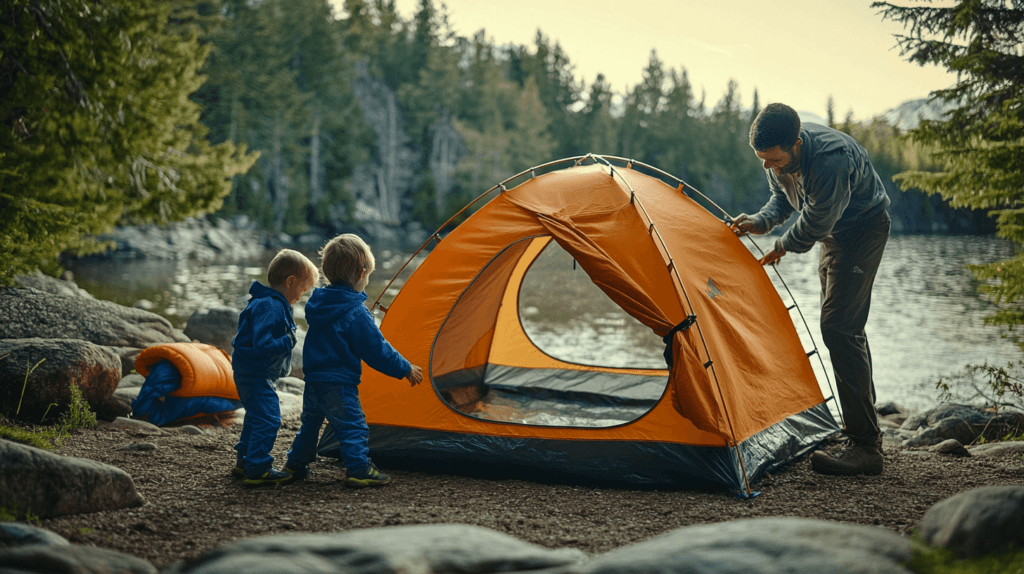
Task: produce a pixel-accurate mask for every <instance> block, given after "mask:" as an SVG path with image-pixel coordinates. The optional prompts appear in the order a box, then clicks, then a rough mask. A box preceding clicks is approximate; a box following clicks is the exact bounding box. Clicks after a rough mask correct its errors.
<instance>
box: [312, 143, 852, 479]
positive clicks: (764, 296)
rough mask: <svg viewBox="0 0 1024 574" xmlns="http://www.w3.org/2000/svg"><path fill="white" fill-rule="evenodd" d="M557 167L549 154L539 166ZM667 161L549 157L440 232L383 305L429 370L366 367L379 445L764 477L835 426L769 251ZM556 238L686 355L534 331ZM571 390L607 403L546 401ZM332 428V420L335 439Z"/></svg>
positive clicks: (600, 469) (580, 472)
mask: <svg viewBox="0 0 1024 574" xmlns="http://www.w3.org/2000/svg"><path fill="white" fill-rule="evenodd" d="M542 168H548V169H551V171H548V172H547V173H543V174H542V175H535V174H536V172H537V171H542ZM641 168H646V169H645V171H654V172H656V173H655V174H654V175H648V174H645V173H642V172H641V171H639V169H641ZM666 176H667V174H664V173H662V172H657V170H653V168H647V166H641V165H639V164H635V163H630V162H628V161H627V160H622V159H620V158H608V157H603V156H585V157H582V158H570V159H568V160H561V161H560V162H553V163H552V164H546V166H541V167H538V168H535V169H534V170H530V171H528V172H524V173H523V174H520V175H519V176H516V177H515V178H511V179H510V180H508V182H518V181H520V180H524V179H525V181H522V182H521V183H519V184H518V185H516V186H515V187H507V186H506V185H505V184H502V185H499V186H496V189H497V190H498V192H499V193H498V194H497V196H495V197H494V198H493V199H491V200H490V201H488V202H487V203H486V204H485V205H484V206H483V207H481V208H480V209H479V210H478V211H477V212H476V213H474V214H473V215H472V216H470V217H468V219H466V220H465V221H464V222H463V223H461V224H460V225H458V226H457V227H456V228H454V230H453V231H451V233H450V234H449V235H447V236H446V237H444V238H443V239H440V236H436V237H437V238H439V242H438V243H437V245H436V247H435V248H434V249H433V250H432V251H431V252H430V254H429V256H427V257H426V259H424V261H423V262H422V264H420V266H419V267H418V268H417V269H416V271H415V272H414V273H413V274H412V275H411V277H410V278H409V279H408V281H407V282H406V283H405V285H404V286H403V287H402V289H401V291H400V292H399V293H398V295H397V296H396V297H395V299H394V301H393V302H392V304H391V305H390V307H389V308H388V309H387V310H386V314H385V316H384V318H383V321H382V323H381V331H382V332H383V334H384V336H385V337H386V338H387V339H388V340H389V341H390V342H391V343H392V345H394V347H395V348H396V349H397V350H398V351H399V352H401V353H402V354H403V355H404V356H405V357H406V358H407V359H409V361H411V362H412V363H414V364H418V365H421V366H422V367H424V375H425V377H424V383H428V384H421V385H419V386H417V387H413V388H410V387H409V386H408V385H403V384H396V381H394V380H393V379H388V378H387V377H385V376H384V375H381V374H380V373H378V372H376V371H374V370H373V369H371V368H369V367H364V369H363V381H362V384H361V385H360V397H361V400H362V404H363V407H364V410H365V412H366V419H367V422H368V424H369V426H370V453H371V456H372V457H373V459H374V461H375V463H377V464H378V465H379V466H382V467H384V468H408V469H432V470H439V471H442V472H451V473H463V472H472V471H474V470H479V471H486V472H487V473H488V474H489V475H491V476H518V477H527V478H536V479H541V480H545V479H553V480H556V481H559V482H592V483H605V484H620V485H633V486H654V487H662V486H700V487H726V488H736V489H741V490H746V491H747V492H748V493H749V484H750V482H751V481H754V480H756V479H757V478H759V477H760V476H761V474H762V473H763V472H764V471H766V470H770V469H771V468H774V467H776V466H778V465H780V464H783V463H785V462H786V461H788V460H791V459H792V458H793V457H796V456H799V455H801V454H804V453H805V452H807V451H808V450H809V449H811V448H813V447H814V446H815V445H817V444H818V443H820V442H821V441H822V440H823V439H824V438H825V437H827V436H828V435H830V434H832V433H834V432H835V431H836V430H838V427H837V425H836V423H835V420H834V419H833V418H832V415H831V414H830V413H829V411H828V409H827V406H826V404H825V400H824V398H823V396H822V393H821V391H820V389H819V387H818V383H817V380H816V379H815V375H814V372H813V370H812V368H811V365H810V362H809V360H808V353H806V352H805V351H804V349H803V347H802V344H801V342H800V338H799V336H798V334H797V332H796V329H795V328H794V325H793V321H792V318H791V317H790V314H789V310H788V309H787V308H786V306H785V305H784V304H783V302H782V300H781V299H780V297H779V295H778V293H777V292H776V290H775V287H774V286H773V285H772V283H771V280H770V279H769V277H768V276H767V274H766V273H765V270H764V268H762V267H761V266H760V265H759V264H758V263H757V260H756V259H755V257H754V256H753V255H752V254H751V253H750V252H749V251H748V249H747V248H746V247H745V246H744V245H743V243H742V241H741V240H740V239H739V238H737V237H736V235H735V234H734V233H733V232H732V231H731V230H730V229H729V226H728V225H726V224H725V223H723V221H722V220H720V219H718V218H716V217H715V216H713V215H712V214H711V213H709V212H708V211H707V210H706V209H704V208H703V207H701V206H700V205H699V204H698V203H697V202H695V201H694V200H693V199H691V198H690V197H689V196H688V195H687V194H686V193H685V190H686V189H692V188H687V187H686V186H685V184H683V183H682V182H679V185H678V186H677V187H673V186H671V185H669V184H667V183H665V182H664V181H663V179H664V178H665V177H666ZM667 177H671V176H667ZM676 181H678V180H676ZM508 182H506V183H508ZM485 195H486V194H485ZM481 197H484V196H481ZM554 245H557V246H558V247H560V248H561V249H564V250H565V251H566V252H567V253H568V254H570V255H571V256H572V257H573V259H574V260H575V261H576V262H577V263H578V265H579V267H580V268H582V270H583V271H585V272H586V273H587V275H588V276H589V278H590V279H591V280H592V281H593V283H594V284H596V285H597V286H598V287H599V288H600V289H601V291H603V292H604V293H605V294H606V295H607V296H608V297H609V298H611V300H613V301H614V302H615V303H617V304H618V305H619V306H620V307H621V308H622V309H623V310H625V311H626V312H627V313H628V314H629V315H631V316H632V317H634V318H636V319H637V320H638V321H639V322H641V323H642V324H643V325H646V326H647V327H649V328H650V329H651V330H652V331H653V332H654V333H655V334H657V335H658V336H659V337H663V338H664V339H665V341H666V345H667V346H668V349H667V350H666V361H667V364H670V365H671V367H670V368H667V369H630V368H614V367H595V366H588V365H580V364H574V363H570V362H566V361H562V360H559V359H556V358H553V357H551V356H549V355H548V354H546V353H544V352H543V351H542V350H541V349H540V348H538V346H537V345H536V344H535V343H534V342H533V341H532V340H531V339H530V337H529V336H528V335H527V333H526V331H525V330H524V327H523V323H522V321H521V319H520V316H519V309H520V304H519V296H520V287H521V284H522V281H523V278H524V276H525V275H526V274H527V272H528V270H529V269H530V266H531V264H532V263H533V262H534V261H535V260H536V259H537V257H538V256H539V255H540V254H541V252H542V251H543V250H545V249H546V248H549V247H552V246H554ZM552 248H553V247H552ZM378 300H379V299H378ZM637 389H646V390H645V391H644V392H639V391H637ZM650 389H655V391H654V392H653V393H652V392H651V391H650ZM560 409H562V410H560ZM565 409H568V410H569V411H571V413H575V414H583V415H585V414H586V413H587V412H588V411H595V412H596V411H600V413H601V416H599V417H590V418H587V417H586V416H569V417H561V418H559V417H554V418H553V419H552V417H550V416H548V417H546V418H545V417H537V416H531V415H536V414H538V413H539V412H543V413H545V414H547V415H551V414H552V413H555V414H558V413H561V412H563V411H564V410H565ZM609 413H611V414H609ZM552 420H553V422H551V421H552ZM538 421H542V422H538ZM543 421H547V422H543ZM566 421H569V422H568V423H567V422H566ZM580 421H584V422H582V423H581V422H580ZM595 421H596V422H595ZM332 441H333V442H332ZM336 446H337V443H336V440H335V439H333V433H331V432H330V430H328V431H326V432H325V433H324V437H323V438H322V440H321V445H320V454H321V455H326V456H330V455H331V454H332V450H334V449H336ZM334 452H336V450H334Z"/></svg>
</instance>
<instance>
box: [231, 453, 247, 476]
mask: <svg viewBox="0 0 1024 574" xmlns="http://www.w3.org/2000/svg"><path fill="white" fill-rule="evenodd" d="M243 459H244V457H243V456H242V455H238V456H236V457H235V468H232V469H231V477H232V478H245V463H244V462H243Z"/></svg>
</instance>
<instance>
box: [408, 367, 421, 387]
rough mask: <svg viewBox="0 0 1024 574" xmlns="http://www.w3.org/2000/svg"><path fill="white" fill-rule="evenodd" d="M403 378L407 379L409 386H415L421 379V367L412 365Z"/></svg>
mask: <svg viewBox="0 0 1024 574" xmlns="http://www.w3.org/2000/svg"><path fill="white" fill-rule="evenodd" d="M405 378H406V379H408V381H409V386H410V387H415V386H416V385H418V384H420V382H421V381H422V380H423V369H421V368H419V367H417V366H416V365H412V368H411V369H409V374H408V375H406V376H405Z"/></svg>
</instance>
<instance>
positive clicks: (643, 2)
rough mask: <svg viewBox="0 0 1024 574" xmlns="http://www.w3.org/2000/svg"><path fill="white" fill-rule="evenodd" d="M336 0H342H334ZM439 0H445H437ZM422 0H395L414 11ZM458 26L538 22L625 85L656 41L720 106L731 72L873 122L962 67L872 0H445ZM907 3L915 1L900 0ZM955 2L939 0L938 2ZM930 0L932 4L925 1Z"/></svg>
mask: <svg viewBox="0 0 1024 574" xmlns="http://www.w3.org/2000/svg"><path fill="white" fill-rule="evenodd" d="M332 1H334V2H336V5H340V4H341V0H332ZM434 1H435V5H436V6H440V4H441V0H434ZM417 3H418V0H397V1H396V6H397V8H398V11H399V13H400V14H401V15H402V16H403V17H404V18H407V19H408V18H411V17H412V15H413V13H414V11H415V9H416V5H417ZM444 3H445V4H446V5H447V7H448V13H449V16H450V22H451V25H452V27H453V28H454V30H455V32H456V33H457V34H458V35H460V36H464V37H470V36H472V35H473V34H474V33H475V32H476V31H477V30H480V29H481V28H482V29H484V30H485V31H486V35H487V37H488V38H489V39H490V40H491V41H492V42H494V43H496V44H504V43H514V44H525V45H528V46H532V45H533V40H534V37H535V35H536V32H537V29H538V28H539V29H540V30H541V31H542V32H543V33H544V34H545V35H546V36H547V37H548V38H549V39H550V41H551V42H552V43H555V42H557V43H559V44H560V45H561V47H562V49H563V51H564V52H565V53H566V54H567V55H568V57H569V60H570V61H571V62H572V63H573V64H575V66H576V70H575V75H576V78H577V79H582V80H583V81H585V82H586V83H587V84H588V85H589V84H591V83H593V81H594V79H595V78H596V77H597V74H598V73H599V72H600V73H603V74H604V75H605V78H606V79H607V80H608V81H609V82H610V83H611V85H612V88H613V89H614V90H615V91H616V92H619V93H624V92H625V91H626V90H627V89H628V88H630V87H632V86H634V85H636V84H638V83H639V82H640V81H641V74H642V70H643V68H644V67H645V66H646V64H647V61H648V58H649V56H650V53H651V50H652V49H653V50H656V51H657V54H658V57H659V59H660V60H661V61H662V62H663V64H664V66H665V67H666V68H669V67H671V68H675V69H679V68H685V69H686V70H687V72H688V74H689V78H690V83H691V84H692V85H693V86H694V91H695V94H696V97H697V98H699V97H700V94H701V90H702V89H703V90H704V91H705V92H706V98H707V99H706V102H707V105H708V106H709V107H710V106H713V105H714V104H716V103H717V102H718V101H719V100H720V99H721V98H722V96H723V95H724V94H725V91H726V86H727V84H728V81H729V80H730V79H734V80H736V82H737V83H738V86H739V91H740V97H741V105H743V106H744V107H746V106H749V105H750V104H751V103H752V100H753V93H754V89H755V88H756V89H757V91H758V94H759V98H760V102H761V105H762V106H764V104H766V103H769V102H783V103H786V104H789V105H790V106H792V107H794V108H796V109H797V110H800V111H808V112H811V113H814V114H817V115H819V116H822V117H824V116H825V115H826V103H827V100H828V97H829V95H832V97H833V98H834V100H835V112H836V116H837V119H842V118H843V117H844V116H845V115H846V113H847V111H848V110H850V109H852V110H853V114H854V119H856V120H866V119H869V118H871V117H874V116H876V115H879V114H881V113H884V112H885V111H886V110H888V109H891V108H894V107H896V106H897V105H899V104H900V103H902V102H904V101H907V100H912V99H917V98H924V97H927V96H928V94H929V92H931V91H932V90H935V89H940V88H945V87H949V86H951V85H952V84H953V83H954V82H955V79H956V78H955V76H954V75H952V74H950V73H948V72H946V71H945V70H944V69H941V68H938V67H936V66H927V67H921V66H918V65H917V64H912V63H910V62H907V60H906V58H905V57H903V56H900V53H899V49H898V48H896V41H895V38H894V34H897V33H901V32H903V28H902V26H901V25H899V24H897V23H894V22H892V21H889V20H886V21H883V20H882V18H881V17H880V16H879V15H878V14H876V10H873V9H871V8H870V5H871V0H512V1H495V0H445V2H444ZM900 3H901V4H907V3H908V2H907V0H901V1H900ZM943 4H948V2H947V1H945V0H939V1H938V2H936V3H934V4H932V5H933V6H934V5H943ZM924 5H927V4H924Z"/></svg>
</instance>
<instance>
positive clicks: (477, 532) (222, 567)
mask: <svg viewBox="0 0 1024 574" xmlns="http://www.w3.org/2000/svg"><path fill="white" fill-rule="evenodd" d="M584 558H585V555H584V554H583V553H582V552H580V551H579V550H575V549H560V550H548V549H546V548H543V547H541V546H537V545H534V544H530V543H528V542H524V541H522V540H519V539H518V538H515V537H512V536H509V535H507V534H502V533H500V532H495V531H493V530H489V529H487V528H481V527H478V526H469V525H464V524H434V525H432V524H423V525H416V526H394V527H389V528H369V529H365V530H354V531H350V532H340V533H337V534H291V535H275V536H261V537H257V538H248V539H243V540H236V541H234V542H229V543H227V544H224V545H222V546H219V547H217V548H215V549H213V550H211V551H209V552H207V553H205V554H203V555H201V556H199V557H197V558H194V559H190V560H188V561H187V562H178V563H175V564H172V565H171V566H169V567H168V568H166V569H164V570H163V571H162V572H163V574H185V573H195V574H199V573H202V574H238V573H239V572H252V573H263V572H265V573H271V572H287V573H289V574H300V573H307V572H308V573H310V574H313V573H316V574H330V573H335V572H337V573H339V574H399V573H407V572H430V573H433V574H445V573H452V574H455V573H459V574H462V573H475V574H486V573H488V572H520V571H527V570H531V571H533V570H541V569H548V568H558V567H566V566H572V565H575V564H578V563H580V562H581V561H582V560H584Z"/></svg>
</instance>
